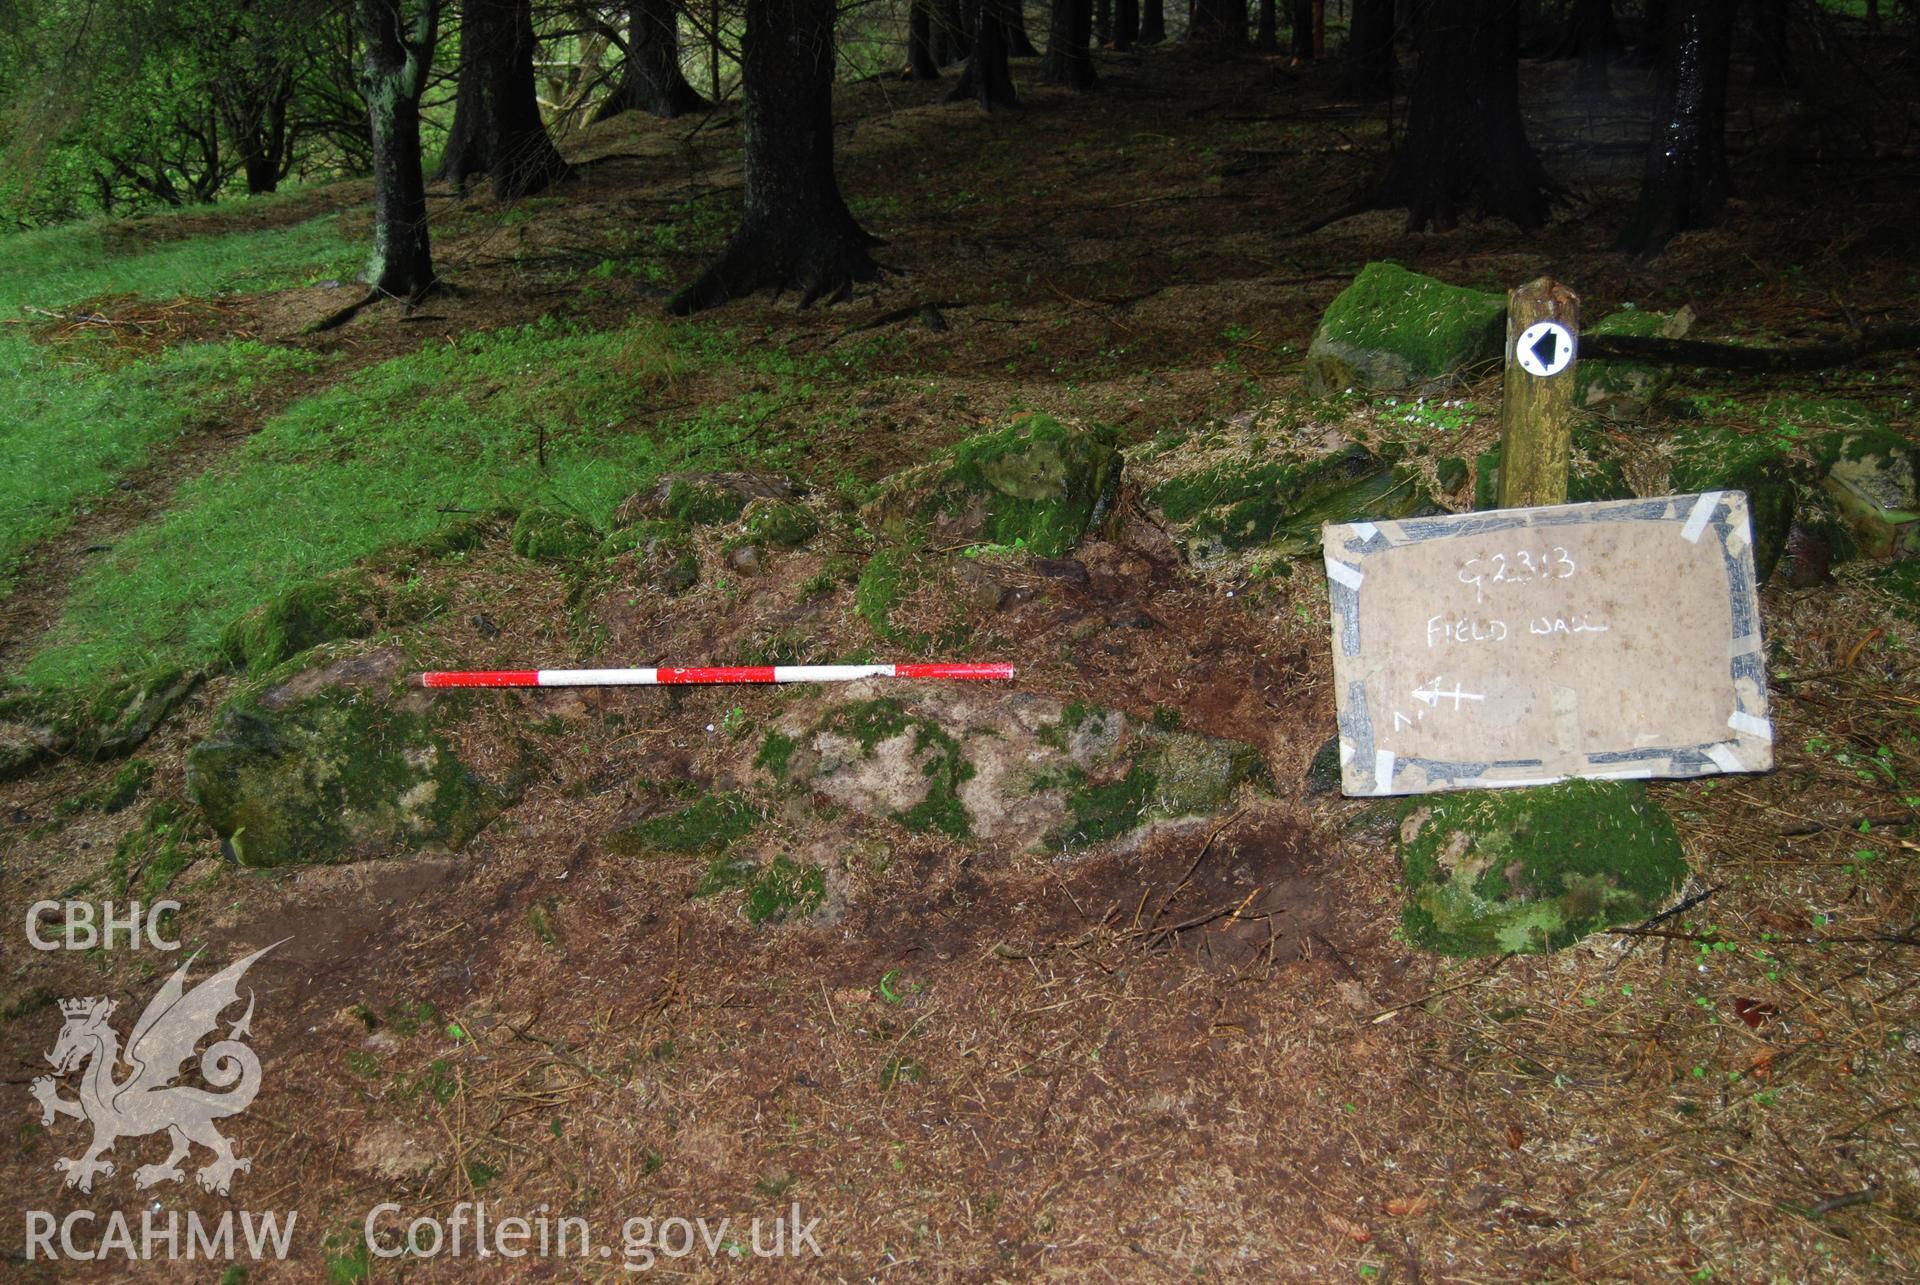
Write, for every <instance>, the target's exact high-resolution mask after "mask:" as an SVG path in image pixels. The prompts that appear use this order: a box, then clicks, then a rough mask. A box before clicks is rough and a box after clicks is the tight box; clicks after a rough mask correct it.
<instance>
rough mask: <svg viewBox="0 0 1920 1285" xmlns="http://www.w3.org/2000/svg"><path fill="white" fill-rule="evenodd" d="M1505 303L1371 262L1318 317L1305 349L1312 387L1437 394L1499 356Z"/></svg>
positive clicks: (1324, 392) (1322, 392)
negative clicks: (1462, 374) (1464, 372)
mask: <svg viewBox="0 0 1920 1285" xmlns="http://www.w3.org/2000/svg"><path fill="white" fill-rule="evenodd" d="M1506 324H1507V301H1506V299H1505V298H1504V297H1503V296H1501V295H1497V294H1487V293H1485V292H1483V291H1479V290H1468V289H1466V288H1464V287H1461V286H1450V285H1448V284H1447V283H1446V282H1444V281H1436V280H1434V279H1433V278H1432V277H1423V276H1421V275H1420V274H1419V273H1417V272H1409V271H1407V270H1406V269H1405V268H1403V267H1401V266H1400V265H1399V264H1397V263H1385V262H1382V263H1369V264H1368V265H1367V266H1366V267H1364V268H1362V269H1361V270H1360V275H1359V276H1358V277H1356V278H1354V282H1353V284H1352V285H1350V286H1348V287H1347V288H1346V289H1345V290H1343V291H1341V292H1340V294H1339V296H1338V297H1337V298H1335V299H1334V301H1333V302H1332V303H1331V304H1329V305H1328V306H1327V311H1326V313H1325V314H1324V315H1323V316H1322V317H1321V318H1320V326H1319V329H1317V330H1315V331H1314V332H1313V343H1312V345H1311V346H1310V347H1309V348H1308V349H1307V387H1308V388H1309V389H1310V390H1311V391H1312V392H1313V393H1315V394H1316V395H1318V396H1322V397H1325V396H1330V395H1332V394H1335V393H1340V392H1344V391H1346V390H1347V389H1349V388H1353V389H1361V390H1367V391H1373V392H1385V391H1393V390H1399V389H1410V390H1413V391H1415V392H1437V391H1439V390H1440V389H1441V388H1444V387H1445V386H1446V385H1447V384H1448V383H1450V382H1452V380H1453V379H1454V377H1455V376H1456V375H1457V374H1458V373H1459V372H1461V371H1462V370H1464V369H1466V368H1468V367H1471V366H1475V365H1479V364H1481V363H1484V362H1497V361H1499V360H1500V355H1501V352H1502V350H1503V349H1504V347H1505V344H1506Z"/></svg>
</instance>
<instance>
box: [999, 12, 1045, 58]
mask: <svg viewBox="0 0 1920 1285" xmlns="http://www.w3.org/2000/svg"><path fill="white" fill-rule="evenodd" d="M1006 19H1007V57H1009V58H1038V57H1039V56H1040V51H1039V50H1038V49H1035V48H1034V47H1033V38H1032V37H1031V36H1029V35H1027V6H1026V4H1025V3H1024V0H1007V10H1006Z"/></svg>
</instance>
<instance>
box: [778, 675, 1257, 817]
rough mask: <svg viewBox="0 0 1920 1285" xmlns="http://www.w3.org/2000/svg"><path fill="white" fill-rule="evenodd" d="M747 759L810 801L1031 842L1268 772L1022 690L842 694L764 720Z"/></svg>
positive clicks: (1198, 805) (1243, 754) (1193, 740)
mask: <svg viewBox="0 0 1920 1285" xmlns="http://www.w3.org/2000/svg"><path fill="white" fill-rule="evenodd" d="M848 697H851V699H848ZM751 760H752V761H751V764H750V766H747V767H745V768H744V769H743V770H744V771H745V772H746V773H747V774H748V775H749V776H750V777H752V778H755V779H757V780H759V781H760V782H762V783H765V784H768V785H771V786H773V787H774V788H775V789H778V790H780V791H781V792H783V793H784V794H785V795H786V796H787V797H788V798H789V799H791V800H794V801H795V803H796V804H798V805H799V806H802V807H803V808H804V807H807V806H812V803H810V802H809V801H818V802H824V803H825V804H827V805H829V806H831V807H835V808H847V809H850V810H852V811H855V812H859V813H862V814H865V815H869V816H882V817H886V818H888V819H890V820H892V821H895V822H897V823H898V824H900V825H901V826H903V827H905V828H906V829H908V830H911V831H915V832H919V833H934V834H944V835H946V836H948V837H950V838H955V839H964V840H969V841H983V842H990V843H994V844H997V845H1004V846H1007V847H1009V848H1010V849H1012V850H1031V851H1036V852H1047V851H1051V852H1068V851H1073V852H1079V851H1083V850H1086V849H1088V848H1091V847H1095V846H1098V845H1101V844H1105V843H1109V842H1112V841H1116V840H1121V839H1125V838H1127V837H1129V836H1132V835H1134V834H1135V833H1136V832H1139V831H1141V830H1142V828H1143V827H1146V826H1148V825H1151V824H1153V823H1155V822H1160V821H1176V820H1184V819H1188V818H1194V817H1205V816H1210V815H1214V814H1216V813H1218V812H1220V811H1221V810H1223V809H1225V808H1226V807H1228V806H1230V805H1231V803H1232V801H1233V799H1234V798H1235V797H1236V796H1237V795H1238V793H1239V791H1240V790H1241V789H1242V787H1245V786H1248V785H1258V784H1261V783H1263V782H1264V781H1265V780H1266V770H1265V765H1264V763H1263V762H1262V760H1261V758H1260V755H1259V754H1258V752H1256V751H1255V750H1254V749H1253V747H1251V746H1248V745H1244V744H1241V743H1239V742H1235V741H1226V740H1219V739H1215V738H1211V737H1206V736H1201V735H1197V734H1194V733H1190V732H1177V731H1168V730H1165V729H1163V728H1158V727H1155V726H1153V725H1152V724H1150V723H1144V722H1141V721H1139V720H1136V719H1133V718H1131V717H1129V716H1128V715H1127V714H1125V713H1123V712H1121V711H1119V710H1112V709H1104V708H1100V707H1096V706H1090V705H1083V704H1079V703H1074V704H1070V705H1061V704H1060V703H1058V702H1056V701H1052V700H1049V699H1047V698H1045V697H1041V696H1036V695H1034V694H1032V693H1027V692H1009V693H996V694H985V693H961V692H953V691H945V690H935V689H930V690H927V691H925V692H921V693H916V694H914V695H913V696H911V697H893V696H885V697H863V696H861V695H860V694H858V693H856V692H849V693H846V694H845V695H839V694H836V695H834V696H831V697H828V698H826V699H825V700H824V701H823V703H822V704H820V705H818V706H812V707H807V708H803V709H798V710H795V711H793V712H792V713H790V714H789V715H788V716H787V717H786V718H785V719H784V720H783V722H782V725H781V726H778V727H774V728H771V729H769V730H768V731H767V732H766V733H765V734H764V735H763V736H762V737H761V739H760V740H759V742H758V743H757V745H755V746H754V747H753V749H752V753H751Z"/></svg>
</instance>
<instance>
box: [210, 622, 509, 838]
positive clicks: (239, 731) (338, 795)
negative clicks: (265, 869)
mask: <svg viewBox="0 0 1920 1285" xmlns="http://www.w3.org/2000/svg"><path fill="white" fill-rule="evenodd" d="M399 660H400V658H399V657H398V656H397V655H394V654H391V653H387V654H384V655H376V656H372V657H354V658H351V659H349V660H345V661H341V662H337V663H335V664H332V665H326V666H322V667H316V668H313V669H309V670H305V671H301V672H300V673H298V674H296V675H295V676H294V677H293V678H292V679H290V680H289V681H287V682H284V683H280V684H278V685H276V686H272V687H268V688H266V689H265V690H264V691H260V692H257V693H251V694H243V695H242V696H240V697H238V698H236V699H235V700H234V701H233V702H232V703H231V704H229V705H228V707H227V708H226V710H225V711H224V712H223V713H222V715H221V717H220V720H219V722H218V723H217V725H216V726H215V728H214V731H213V733H212V735H211V736H209V737H208V738H207V739H206V740H204V741H202V742H201V743H200V744H198V745H196V746H194V748H193V749H192V750H191V751H189V753H188V755H187V793H188V796H189V797H190V798H191V799H192V800H193V802H194V803H195V805H196V806H198V807H199V809H200V811H201V814H202V815H203V816H204V817H205V819H206V821H207V824H208V825H209V826H211V827H212V829H213V831H214V833H215V834H217V835H218V836H219V837H220V839H221V841H222V846H223V848H224V850H225V851H226V852H227V854H228V855H229V857H230V858H231V859H232V860H234V861H236V862H238V863H239V864H241V865H247V866H279V865H288V864H294V863H325V862H339V861H352V860H359V859H363V858H367V857H378V856H386V855H390V854H392V853H395V852H404V851H411V850H414V849H419V848H425V847H446V848H458V847H459V846H461V845H462V844H464V843H465V842H466V841H467V840H468V839H471V838H472V837H473V836H474V835H475V834H477V833H479V831H480V830H481V829H482V828H483V827H485V826H486V825H487V824H488V823H489V822H490V821H492V820H493V818H494V817H495V816H496V815H498V813H499V812H500V811H501V809H502V808H504V807H505V806H506V804H507V803H508V802H509V801H510V799H509V797H508V795H507V794H506V792H504V791H502V790H501V789H499V788H496V787H494V786H492V785H490V784H488V783H487V782H485V781H482V780H481V779H480V778H479V777H478V776H476V775H475V774H474V773H473V772H472V771H470V770H469V769H468V768H467V767H466V765H465V764H464V763H462V762H461V760H460V759H459V757H458V756H457V755H456V754H455V752H454V750H453V748H452V745H451V743H450V742H449V741H448V739H447V738H446V737H445V736H444V735H443V733H442V732H441V730H440V726H439V723H440V720H441V719H443V718H444V717H445V716H446V714H447V713H448V712H449V711H450V710H451V709H452V708H454V703H453V702H447V701H445V700H444V699H438V698H436V699H431V700H428V699H417V698H415V697H414V696H412V695H410V694H403V693H401V692H400V691H398V690H396V687H395V684H394V678H395V675H396V673H397V670H398V667H399Z"/></svg>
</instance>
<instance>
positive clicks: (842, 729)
mask: <svg viewBox="0 0 1920 1285" xmlns="http://www.w3.org/2000/svg"><path fill="white" fill-rule="evenodd" d="M814 730H815V734H816V735H817V734H819V733H826V734H828V735H838V736H844V737H847V738H850V739H851V740H852V741H853V743H854V744H856V745H857V746H859V748H860V753H861V755H862V756H864V757H866V758H871V757H873V755H874V754H875V752H876V751H877V750H878V749H879V747H880V745H881V743H882V742H884V741H892V740H895V739H896V738H906V737H908V736H911V738H912V739H911V741H910V743H908V744H907V745H905V746H903V750H902V752H903V755H904V757H905V758H906V759H907V761H908V762H910V763H911V764H912V766H913V768H914V770H916V771H917V772H918V773H919V775H920V776H921V777H922V778H923V779H924V780H925V782H926V790H925V792H924V793H923V794H922V795H921V797H920V798H919V799H917V800H915V801H913V802H911V803H907V804H905V806H901V807H897V808H895V809H893V810H892V813H891V815H892V817H893V819H894V820H896V821H898V822H899V823H900V824H901V825H903V826H905V827H906V828H907V829H909V830H912V831H914V832H916V833H925V832H927V831H938V832H939V833H941V834H945V835H950V836H951V837H953V838H956V839H964V838H966V837H967V835H968V834H969V833H970V832H971V827H970V826H969V824H968V821H967V811H966V809H965V808H964V807H962V806H961V804H960V787H961V786H962V785H964V784H966V783H967V782H968V781H970V780H972V779H973V764H971V763H969V762H968V761H967V759H966V756H965V755H964V754H962V753H961V750H960V743H959V742H958V741H957V740H955V739H954V737H953V736H952V735H951V734H950V733H949V732H947V730H946V729H945V728H943V727H941V726H940V724H939V723H937V722H934V721H933V720H931V719H919V718H915V717H913V716H912V715H911V714H909V713H908V712H907V710H906V708H905V706H904V705H903V704H902V703H901V702H900V701H898V700H893V699H888V698H882V699H878V700H870V701H858V702H855V703H853V704H850V705H842V706H839V707H838V708H836V709H834V710H833V711H831V712H830V713H829V714H828V715H827V716H826V717H825V718H824V719H822V720H821V721H820V724H819V725H818V726H817V727H816V728H815V729H814Z"/></svg>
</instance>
